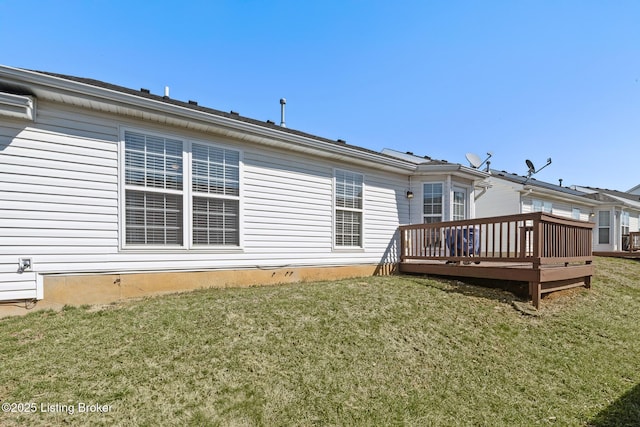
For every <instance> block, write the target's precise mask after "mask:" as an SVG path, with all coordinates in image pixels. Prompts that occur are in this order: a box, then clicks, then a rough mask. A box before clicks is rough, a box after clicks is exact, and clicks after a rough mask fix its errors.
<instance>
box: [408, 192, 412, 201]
mask: <svg viewBox="0 0 640 427" xmlns="http://www.w3.org/2000/svg"><path fill="white" fill-rule="evenodd" d="M407 199H413V191H407Z"/></svg>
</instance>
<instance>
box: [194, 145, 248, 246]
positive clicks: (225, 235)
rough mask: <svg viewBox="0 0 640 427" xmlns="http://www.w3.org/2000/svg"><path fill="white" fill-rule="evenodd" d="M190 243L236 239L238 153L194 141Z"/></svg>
mask: <svg viewBox="0 0 640 427" xmlns="http://www.w3.org/2000/svg"><path fill="white" fill-rule="evenodd" d="M191 165H192V189H193V195H194V196H193V244H194V245H232V246H238V245H239V244H240V242H239V237H240V236H239V233H238V229H239V204H240V201H239V196H240V153H239V152H237V151H234V150H227V149H224V148H219V147H214V146H209V145H201V144H193V155H192V161H191Z"/></svg>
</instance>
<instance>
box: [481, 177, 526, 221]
mask: <svg viewBox="0 0 640 427" xmlns="http://www.w3.org/2000/svg"><path fill="white" fill-rule="evenodd" d="M487 181H488V183H489V184H490V185H491V188H489V189H487V191H486V192H480V191H478V190H476V193H477V194H478V196H477V198H476V200H475V211H476V216H477V217H478V218H487V217H492V216H501V215H513V214H517V213H522V212H521V209H520V193H519V192H518V190H519V189H520V188H518V187H521V186H520V185H518V184H515V183H510V182H508V181H504V180H502V179H497V178H495V177H490V178H489V179H488V180H487Z"/></svg>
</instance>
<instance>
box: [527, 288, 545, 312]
mask: <svg viewBox="0 0 640 427" xmlns="http://www.w3.org/2000/svg"><path fill="white" fill-rule="evenodd" d="M529 294H530V295H531V303H532V304H533V306H534V307H535V308H536V310H538V309H540V298H541V296H542V284H541V283H540V282H529Z"/></svg>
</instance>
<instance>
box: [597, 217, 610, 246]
mask: <svg viewBox="0 0 640 427" xmlns="http://www.w3.org/2000/svg"><path fill="white" fill-rule="evenodd" d="M610 233H611V212H610V211H600V212H598V243H599V244H601V245H602V244H609V242H610V237H609V236H610Z"/></svg>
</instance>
